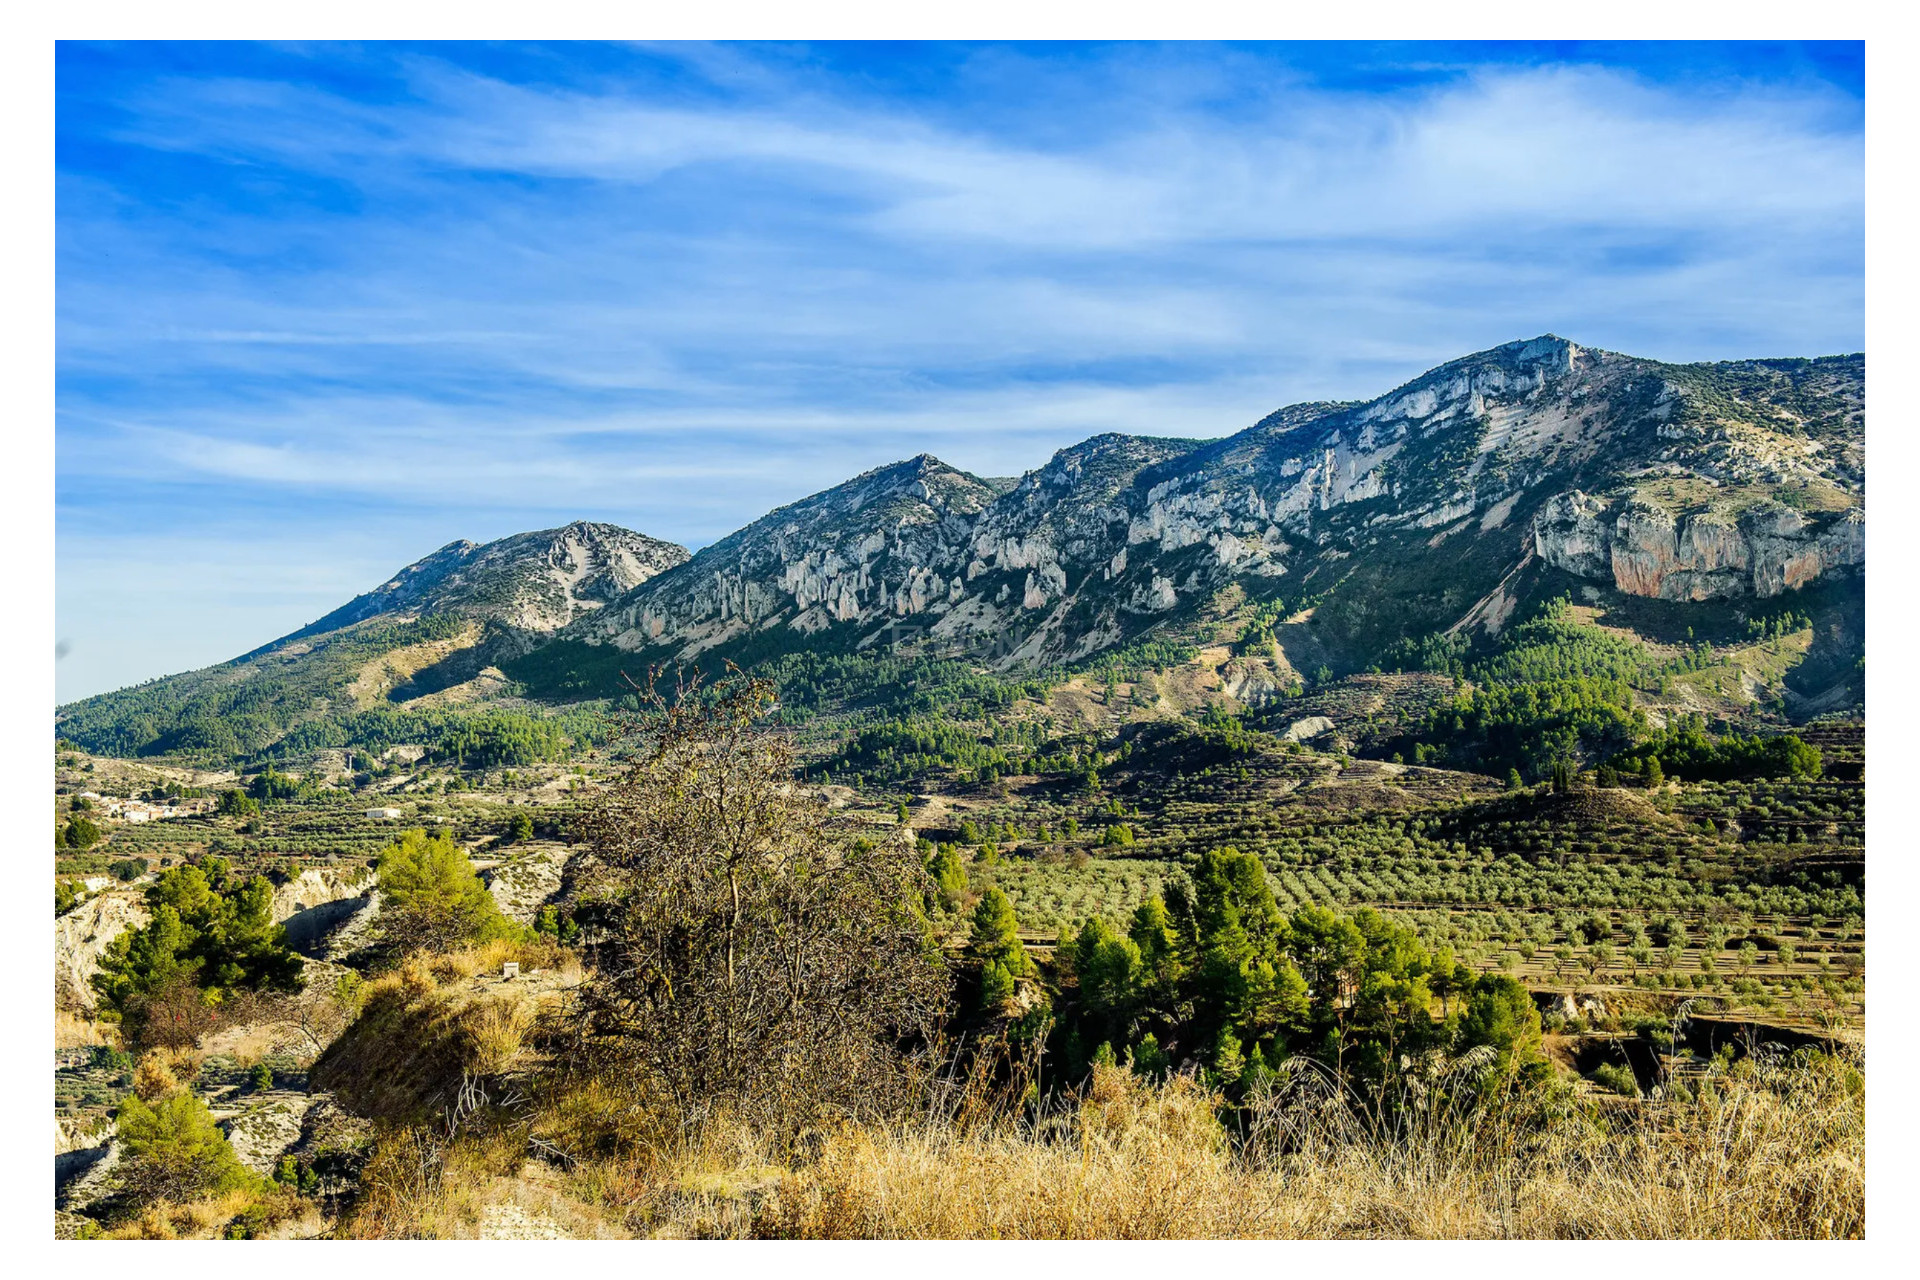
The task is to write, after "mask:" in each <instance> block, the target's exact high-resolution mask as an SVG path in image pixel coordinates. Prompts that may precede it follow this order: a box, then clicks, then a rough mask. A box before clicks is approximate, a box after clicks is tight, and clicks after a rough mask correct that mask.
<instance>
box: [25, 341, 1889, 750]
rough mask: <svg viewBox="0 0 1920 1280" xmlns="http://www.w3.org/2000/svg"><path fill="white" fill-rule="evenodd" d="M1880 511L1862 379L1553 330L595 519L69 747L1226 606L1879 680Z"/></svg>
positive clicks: (976, 651)
mask: <svg viewBox="0 0 1920 1280" xmlns="http://www.w3.org/2000/svg"><path fill="white" fill-rule="evenodd" d="M1864 503H1865V359H1864V357H1863V356H1860V355H1851V356H1835V357H1824V358H1819V359H1777V360H1745V361H1732V362H1721V363H1714V364H1687V365H1674V364H1664V363H1661V362H1658V361H1653V360H1647V359H1642V358H1638V357H1632V356H1626V355H1621V354H1618V353H1614V352H1608V351H1601V350H1597V349H1593V348H1587V347H1581V346H1579V345H1576V344H1575V343H1573V342H1570V341H1567V340H1566V339H1563V338H1559V337H1556V336H1553V335H1545V336H1542V337H1538V338H1534V339H1530V340H1526V341H1520V342H1512V343H1508V344H1506V345H1503V346H1500V347H1495V348H1493V349H1491V350H1488V351H1483V352H1479V353H1476V354H1473V355H1469V356H1465V357H1463V358H1461V359H1458V360H1454V361H1451V362H1449V363H1447V364H1444V365H1441V366H1440V367H1438V368H1436V369H1433V370H1431V371H1429V372H1427V373H1425V374H1423V375H1421V376H1420V377H1418V378H1415V379H1414V380H1413V381H1411V382H1409V383H1407V384H1405V385H1404V386H1401V387H1399V388H1396V389H1394V390H1392V391H1390V392H1388V393H1387V394H1385V395H1382V396H1380V397H1377V398H1375V399H1372V400H1367V401H1363V402H1350V403H1330V402H1323V403H1310V404H1299V405H1293V406H1289V407H1287V408H1283V409H1280V410H1278V411H1276V412H1275V413H1273V414H1270V415H1268V416H1267V417H1265V418H1263V419H1261V420H1260V421H1259V422H1257V423H1255V424H1253V425H1252V426H1250V427H1248V428H1246V429H1245V430H1242V431H1240V432H1237V433H1236V434H1233V435H1229V436H1226V437H1224V438H1221V439H1215V440H1197V439H1181V438H1158V437H1142V436H1127V435H1117V434H1106V435H1097V436H1094V437H1093V438H1091V439H1089V440H1086V441H1084V442H1082V443H1080V444H1077V445H1074V446H1072V447H1070V448H1066V449H1062V450H1061V451H1060V452H1058V453H1057V454H1055V455H1054V456H1053V458H1052V459H1051V460H1049V461H1048V462H1047V463H1046V464H1045V465H1044V466H1042V467H1040V468H1038V469H1036V470H1034V471H1031V472H1028V473H1027V474H1026V475H1024V476H1021V477H1019V478H1018V479H1017V480H1012V481H1008V480H995V479H989V478H983V477H979V476H974V475H970V474H968V473H967V472H964V471H961V470H959V469H957V468H954V467H952V466H949V465H947V464H946V463H943V462H941V461H940V460H938V459H936V458H934V457H931V456H929V455H924V454H923V455H921V456H919V457H916V458H912V459H909V460H907V461H904V462H898V463H894V464H891V465H889V466H884V467H879V468H876V469H874V470H872V471H869V472H866V473H864V474H862V475H860V476H857V477H855V478H853V479H851V480H849V481H847V482H845V483H844V484H841V485H838V486H836V487H834V488H831V489H828V490H826V491H824V492H822V493H818V494H815V495H813V496H811V497H808V498H805V499H802V500H801V501H799V502H795V503H793V504H791V505H789V506H785V507H781V508H779V509H777V510H775V511H772V512H769V513H768V514H767V515H765V516H763V517H761V518H760V519H758V520H755V521H754V522H752V523H751V524H749V525H747V526H746V527H744V528H742V529H740V530H738V531H737V532H735V533H733V534H730V535H728V536H727V537H725V538H722V539H721V540H719V541H718V542H715V543H713V544H712V545H710V546H707V547H705V548H703V549H701V550H700V551H699V552H698V553H695V554H692V555H689V554H688V552H687V551H686V550H685V549H684V548H681V547H678V546H675V545H673V544H671V543H666V542H661V541H659V540H656V539H653V538H650V537H647V536H645V535H642V534H638V533H634V532H631V531H629V530H626V529H621V528H618V527H615V526H612V525H605V524H589V523H576V524H572V525H568V526H566V527H565V528H564V529H558V530H548V531H544V532H540V533H530V534H520V535H516V536H514V537H510V538H506V539H502V540H500V541H498V542H493V543H488V544H485V545H482V546H476V545H474V544H472V543H468V542H455V543H452V544H449V545H448V546H446V547H443V548H441V549H440V550H439V551H436V552H434V553H433V554H432V555H430V556H427V557H426V558H424V559H422V560H420V561H417V562H416V563H414V564H412V565H409V566H407V568H405V569H403V570H401V571H400V572H399V573H398V574H396V575H394V577H393V578H392V579H390V580H389V581H388V582H386V583H383V584H382V585H381V586H379V587H377V588H375V589H374V590H372V591H370V592H368V593H366V594H365V595H362V596H360V597H357V598H356V599H354V600H353V601H350V602H348V603H347V604H345V605H343V606H342V607H341V608H339V609H337V610H334V611H333V612H332V613H329V614H328V615H326V616H325V617H323V618H321V619H318V620H317V621H315V622H314V623H312V624H310V625H309V626H306V627H303V628H301V629H300V630H299V631H296V632H294V633H292V634H291V635H288V636H285V637H282V638H281V639H279V640H276V641H274V642H272V643H270V644H268V645H265V646H263V647H261V648H260V649H257V650H255V651H253V652H252V653H249V654H246V655H244V656H242V657H240V658H237V659H235V660H234V661H233V662H230V663H226V664H221V665H220V666H217V667H212V668H207V669H205V670H203V671H200V672H191V673H187V674H185V675H182V676H174V677H168V678H167V679H166V680H163V681H159V682H155V683H152V684H148V685H143V686H139V687H138V689H136V690H123V691H120V692H118V693H115V694H106V695H101V697H98V698H94V699H89V700H87V701H85V702H82V703H76V704H73V705H72V706H70V707H67V708H63V709H62V710H61V712H60V715H59V720H60V726H59V731H60V732H61V734H62V735H63V736H66V737H68V738H69V739H71V740H73V741H76V742H80V743H81V745H86V746H90V747H92V748H94V749H109V748H112V749H115V750H117V751H120V752H122V753H128V754H131V753H132V752H135V751H152V750H156V749H162V750H164V749H169V745H168V744H169V735H170V734H175V733H176V728H177V724H178V722H179V721H180V719H181V717H182V716H183V715H186V716H187V718H189V719H200V720H204V719H205V718H206V717H207V716H208V715H223V716H232V715H241V714H247V715H255V716H263V717H265V721H266V722H268V724H263V726H262V728H261V732H260V733H256V734H254V735H253V736H254V737H255V738H258V737H260V736H262V734H265V735H266V736H268V738H269V740H271V732H272V730H271V728H270V727H269V724H270V725H278V726H281V727H282V729H284V728H286V727H288V726H291V725H293V724H296V723H299V722H301V721H302V720H304V719H311V718H314V717H326V716H336V717H337V716H339V715H342V714H346V713H349V712H354V711H361V712H364V711H367V710H370V709H374V708H382V707H384V708H425V707H448V706H454V705H459V704H461V703H466V702H476V701H481V702H484V701H489V700H497V699H499V698H501V697H508V696H526V697H532V698H535V699H539V700H542V701H546V702H554V701H568V700H577V699H581V698H594V697H602V696H609V695H611V694H614V693H617V692H618V691H619V688H620V685H619V684H618V675H619V673H620V672H621V671H633V670H644V669H645V668H646V666H648V665H650V664H654V663H669V664H670V663H675V662H680V663H686V662H702V663H708V664H711V663H714V662H717V661H718V660H720V659H722V658H726V659H732V660H735V661H738V662H741V663H742V664H751V663H753V662H755V661H760V660H764V659H766V658H768V657H773V656H778V655H782V654H789V653H797V652H814V653H822V654H828V653H830V654H844V655H859V654H861V653H871V652H878V651H884V652H887V653H889V654H895V655H898V654H908V655H919V656H927V657H937V658H962V659H966V660H968V661H970V662H973V663H975V664H977V665H978V666H980V667H981V668H982V669H984V670H988V671H994V672H1001V673H1032V672H1044V671H1048V670H1059V669H1062V668H1069V667H1072V666H1074V665H1084V664H1097V663H1098V662H1100V661H1101V660H1102V659H1103V658H1104V657H1106V656H1109V655H1112V654H1115V653H1118V652H1121V651H1124V650H1125V649H1126V647H1127V646H1129V645H1132V644H1134V643H1136V642H1139V641H1143V640H1150V639H1152V638H1154V637H1156V636H1160V635H1166V634H1170V633H1172V632H1175V631H1177V630H1179V629H1180V628H1181V627H1182V626H1184V625H1186V624H1188V623H1190V622H1191V621H1192V619H1193V618H1194V617H1195V616H1196V615H1197V614H1199V613H1200V612H1201V611H1204V610H1212V611H1216V612H1217V611H1218V610H1219V609H1220V608H1221V607H1223V602H1225V604H1226V605H1229V606H1231V605H1235V604H1238V605H1240V606H1242V607H1244V608H1248V609H1262V610H1264V616H1266V617H1267V618H1269V619H1270V620H1271V621H1272V622H1274V623H1275V624H1277V625H1278V628H1279V629H1278V630H1277V631H1276V636H1277V640H1276V647H1275V651H1274V663H1275V665H1276V667H1277V668H1278V669H1281V670H1284V669H1286V668H1291V669H1293V670H1296V671H1302V670H1305V669H1307V664H1308V662H1309V661H1310V662H1312V663H1313V664H1315V665H1323V666H1326V667H1327V668H1328V669H1329V670H1331V671H1333V672H1336V673H1338V672H1345V671H1353V670H1359V669H1361V668H1363V667H1365V666H1367V665H1369V664H1371V663H1375V662H1378V661H1380V660H1381V659H1382V657H1383V656H1384V655H1386V654H1388V653H1389V651H1391V650H1392V649H1393V647H1394V646H1395V645H1397V644H1403V643H1405V642H1409V641H1412V640H1415V639H1418V638H1419V637H1422V636H1426V635H1430V634H1433V633H1448V632H1450V633H1453V634H1455V635H1467V636H1486V635H1495V634H1497V633H1498V632H1499V631H1500V629H1501V628H1502V627H1503V626H1504V625H1505V624H1506V622H1507V620H1508V619H1509V618H1510V617H1511V616H1512V615H1513V613H1514V611H1515V609H1516V608H1517V607H1519V606H1520V605H1521V604H1522V603H1523V602H1524V601H1525V600H1527V599H1529V598H1532V597H1534V596H1537V595H1538V594H1539V593H1541V592H1543V591H1562V592H1569V593H1577V594H1580V595H1582V596H1583V597H1584V598H1588V599H1592V600H1602V599H1604V600H1608V601H1617V602H1621V603H1632V604H1633V607H1634V608H1637V609H1638V610H1639V612H1640V613H1641V614H1642V615H1644V616H1653V615H1656V614H1658V615H1660V616H1662V617H1666V618H1668V619H1669V621H1671V620H1674V619H1681V618H1684V617H1687V616H1691V615H1692V614H1694V613H1698V614H1699V616H1700V617H1702V618H1704V617H1706V616H1707V613H1708V612H1710V611H1714V610H1718V611H1720V612H1722V613H1724V612H1726V611H1728V610H1732V611H1734V612H1737V613H1758V612H1763V611H1765V610H1767V609H1768V608H1773V607H1777V606H1778V605H1779V604H1780V603H1781V602H1782V597H1786V598H1787V599H1788V600H1793V601H1804V600H1813V599H1814V598H1815V597H1817V598H1818V599H1817V603H1819V605H1820V612H1821V615H1822V616H1821V619H1819V620H1818V621H1819V625H1818V626H1817V627H1816V644H1815V648H1816V649H1817V650H1820V652H1816V653H1812V654H1810V655H1809V661H1810V663H1811V666H1810V670H1812V669H1817V670H1819V671H1820V672H1823V673H1828V674H1830V673H1832V672H1837V671H1845V670H1847V669H1848V666H1849V661H1850V660H1853V659H1857V657H1858V650H1859V645H1860V640H1859V635H1858V626H1857V614H1858V600H1859V598H1860V596H1861V594H1862V593H1863V590H1864V587H1863V574H1864V563H1865V520H1864ZM1810 588H1811V589H1812V590H1811V591H1810V590H1809V589H1810ZM1823 678H1824V677H1823ZM1803 693H1805V694H1806V695H1807V697H1808V698H1809V699H1811V700H1812V701H1815V702H1817V701H1819V700H1820V699H1821V698H1825V699H1826V700H1827V701H1829V702H1830V701H1832V700H1833V696H1834V695H1833V694H1832V691H1831V690H1825V689H1822V690H1816V689H1807V690H1803ZM134 695H137V696H134ZM1843 696H1844V695H1843ZM183 708H185V709H189V710H182V709H183ZM191 708H198V710H197V711H195V710H190V709H191ZM170 709H171V710H170ZM142 718H144V720H143V719H142ZM176 736H177V735H176ZM172 746H173V748H178V746H179V743H178V742H177V741H174V742H173V743H172Z"/></svg>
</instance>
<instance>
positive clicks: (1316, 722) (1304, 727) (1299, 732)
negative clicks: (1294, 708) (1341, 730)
mask: <svg viewBox="0 0 1920 1280" xmlns="http://www.w3.org/2000/svg"><path fill="white" fill-rule="evenodd" d="M1332 732H1333V721H1331V720H1329V719H1328V718H1327V717H1325V716H1308V717H1307V718H1306V719H1304V720H1295V721H1294V722H1293V723H1292V724H1290V725H1288V726H1287V731H1286V732H1285V733H1283V734H1281V735H1280V736H1281V737H1283V738H1285V739H1286V740H1287V741H1288V742H1311V741H1313V740H1314V739H1315V738H1320V737H1324V736H1326V735H1327V734H1329V733H1332Z"/></svg>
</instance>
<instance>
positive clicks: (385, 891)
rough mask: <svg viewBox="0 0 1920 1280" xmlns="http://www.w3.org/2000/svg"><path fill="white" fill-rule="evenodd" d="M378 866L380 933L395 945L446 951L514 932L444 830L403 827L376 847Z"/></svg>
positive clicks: (489, 940)
mask: <svg viewBox="0 0 1920 1280" xmlns="http://www.w3.org/2000/svg"><path fill="white" fill-rule="evenodd" d="M378 867H379V872H380V892H381V895H382V897H383V898H384V900H385V901H384V905H383V906H382V908H381V911H380V924H379V929H380V934H381V936H382V937H383V938H385V939H386V940H387V941H388V942H390V943H392V944H393V945H394V946H396V947H398V948H399V949H400V950H403V951H415V950H427V951H447V950H450V949H452V948H454V947H457V946H461V945H463V944H466V943H470V942H491V941H493V940H494V939H496V938H506V937H511V936H513V935H514V934H515V933H516V932H517V929H516V927H515V925H514V923H513V922H512V921H511V920H508V919H507V918H506V917H505V916H503V915H501V914H500V908H499V906H498V905H496V904H495V902H494V900H493V895H492V894H491V893H488V892H487V886H486V885H485V884H483V883H481V880H480V877H479V875H478V874H476V873H475V872H474V869H473V864H472V863H471V862H469V861H467V855H466V854H464V853H462V852H461V851H460V850H459V849H458V848H456V847H455V845H454V843H453V837H452V835H450V834H449V833H447V832H445V831H441V832H437V833H435V834H434V835H433V836H431V837H429V836H428V835H427V833H426V832H425V831H424V830H421V829H419V828H416V829H414V830H412V831H408V832H406V833H405V834H404V835H402V836H401V837H400V839H399V840H398V841H396V842H395V843H393V844H390V845H388V846H387V847H386V848H385V849H383V850H382V851H381V853H380V860H379V863H378Z"/></svg>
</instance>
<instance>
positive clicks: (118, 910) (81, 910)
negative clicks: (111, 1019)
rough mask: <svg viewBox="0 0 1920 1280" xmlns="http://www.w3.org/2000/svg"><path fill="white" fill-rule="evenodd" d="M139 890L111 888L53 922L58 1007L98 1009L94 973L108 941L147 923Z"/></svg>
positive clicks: (86, 1010) (54, 986)
mask: <svg viewBox="0 0 1920 1280" xmlns="http://www.w3.org/2000/svg"><path fill="white" fill-rule="evenodd" d="M148 918H149V917H148V915H147V908H146V906H145V905H144V904H143V903H142V902H141V892H140V890H138V889H118V890H109V891H108V892H106V893H103V894H101V895H99V896H98V897H96V898H90V899H88V900H87V901H85V902H83V903H81V904H80V905H79V906H77V907H75V908H74V909H73V910H71V911H69V912H67V914H66V915H63V916H59V917H56V918H55V920H54V922H53V998H54V1004H55V1006H56V1007H58V1008H62V1009H72V1010H74V1011H75V1012H82V1013H89V1012H91V1011H92V1010H93V1008H94V994H93V988H92V986H90V985H89V982H90V980H91V979H92V977H93V975H94V974H96V973H98V972H100V956H101V953H103V952H104V951H106V949H107V944H108V943H110V942H112V941H113V940H114V939H115V938H117V937H119V936H120V934H121V933H123V932H125V931H126V930H128V929H137V928H139V927H141V926H142V925H144V924H146V923H147V920H148Z"/></svg>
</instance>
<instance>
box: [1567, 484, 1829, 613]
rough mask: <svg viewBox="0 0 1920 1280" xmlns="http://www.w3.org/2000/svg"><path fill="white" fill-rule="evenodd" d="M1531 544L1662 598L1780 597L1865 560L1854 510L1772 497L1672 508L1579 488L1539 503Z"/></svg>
mask: <svg viewBox="0 0 1920 1280" xmlns="http://www.w3.org/2000/svg"><path fill="white" fill-rule="evenodd" d="M1533 537H1534V545H1535V546H1536V548H1537V549H1538V550H1539V553H1540V556H1541V558H1542V559H1543V560H1545V561H1546V562H1547V563H1548V564H1550V565H1553V566H1554V567H1556V568H1560V569H1564V570H1566V571H1567V572H1568V573H1572V574H1577V575H1578V576H1580V577H1584V578H1593V579H1596V580H1599V581H1603V582H1609V583H1611V584H1612V585H1613V586H1614V587H1616V588H1617V589H1618V590H1620V591H1623V592H1625V593H1627V594H1628V595H1636V596H1650V597H1657V598H1659V599H1663V600H1712V599H1724V598H1728V597H1734V596H1749V595H1750V596H1757V597H1761V598H1766V597H1770V596H1777V595H1779V594H1780V593H1781V592H1783V591H1788V590H1791V589H1794V588H1797V587H1802V586H1805V585H1806V584H1808V583H1809V582H1812V581H1813V580H1815V579H1816V578H1820V577H1822V576H1825V575H1828V574H1831V573H1833V572H1835V571H1836V570H1840V569H1846V568H1852V567H1854V566H1857V565H1861V564H1864V563H1865V561H1866V521H1865V518H1864V516H1863V515H1862V513H1861V512H1860V511H1859V510H1858V509H1857V508H1852V509H1848V510H1844V511H1840V512H1829V513H1822V514H1819V515H1806V514H1803V513H1801V512H1799V511H1796V510H1794V509H1793V508H1791V507H1786V506H1782V505H1779V504H1778V503H1771V502H1769V503H1763V504H1760V505H1756V506H1752V507H1748V508H1747V509H1746V510H1744V511H1740V512H1737V513H1730V512H1727V511H1725V510H1716V509H1714V508H1713V507H1711V506H1709V507H1707V508H1705V509H1702V510H1697V511H1686V512H1674V511H1670V510H1666V509H1663V508H1661V507H1659V506H1657V505H1654V504H1651V503H1648V502H1644V501H1640V500H1637V499H1635V498H1633V497H1630V496H1629V497H1618V498H1613V499H1608V498H1602V497H1595V496H1593V495H1590V494H1586V493H1581V492H1578V491H1575V492H1573V493H1566V494H1561V495H1559V496H1557V497H1555V498H1552V499H1551V500H1549V501H1548V502H1546V503H1545V504H1543V505H1542V506H1541V508H1540V510H1539V512H1538V514H1536V515H1535V517H1534V521H1533Z"/></svg>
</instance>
